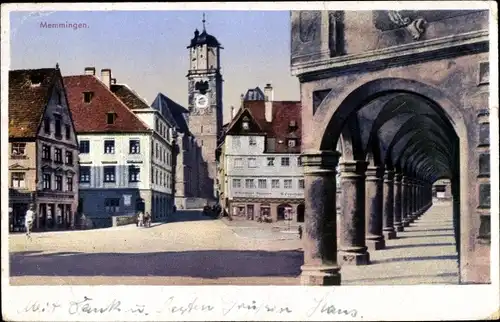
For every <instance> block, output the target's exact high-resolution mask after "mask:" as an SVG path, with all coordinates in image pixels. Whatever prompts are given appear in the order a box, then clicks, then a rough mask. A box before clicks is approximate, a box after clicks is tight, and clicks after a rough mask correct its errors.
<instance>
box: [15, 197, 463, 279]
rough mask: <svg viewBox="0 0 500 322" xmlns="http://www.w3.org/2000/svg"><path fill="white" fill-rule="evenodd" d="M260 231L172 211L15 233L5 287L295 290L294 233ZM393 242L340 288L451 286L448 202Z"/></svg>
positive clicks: (297, 258) (351, 270)
mask: <svg viewBox="0 0 500 322" xmlns="http://www.w3.org/2000/svg"><path fill="white" fill-rule="evenodd" d="M267 225H268V226H262V227H258V226H249V227H250V228H245V227H248V226H241V225H239V226H228V225H227V224H226V223H224V222H223V221H222V220H213V219H210V218H208V217H204V216H202V215H201V213H200V212H199V211H179V212H177V213H176V214H174V215H173V216H172V217H171V218H169V221H168V222H166V223H155V224H153V226H152V227H151V228H138V227H135V225H128V226H123V227H117V228H107V229H96V230H88V231H73V232H50V233H36V234H33V240H32V241H31V242H28V241H26V239H25V236H24V235H21V234H15V235H11V236H10V237H9V250H10V260H11V265H10V274H11V276H12V277H11V284H14V285H33V284H35V285H40V284H47V285H54V284H73V285H75V284H92V285H99V284H108V285H109V284H111V285H112V284H139V285H199V284H239V285H297V284H299V278H298V276H299V274H300V266H301V265H302V264H303V255H302V250H301V241H300V240H299V239H298V235H297V234H295V233H281V232H279V231H273V230H272V227H271V226H269V224H267ZM281 235H285V236H281ZM399 236H400V237H401V238H399V239H396V240H391V241H387V246H388V247H387V249H385V250H379V251H374V252H372V253H371V258H372V261H373V264H372V265H368V266H358V267H342V282H343V284H346V285H349V284H351V285H352V284H386V285H387V284H418V283H456V282H457V279H458V277H457V276H458V274H457V265H456V253H455V247H454V244H453V243H454V240H453V230H452V223H451V207H450V205H449V204H446V205H435V206H434V207H433V208H431V209H430V210H429V211H428V212H427V213H426V214H425V215H424V216H423V217H422V218H421V219H419V220H417V221H416V222H415V223H414V224H413V225H412V226H411V227H408V228H407V229H406V231H405V232H402V233H400V234H399ZM281 237H283V238H281ZM285 237H286V238H285Z"/></svg>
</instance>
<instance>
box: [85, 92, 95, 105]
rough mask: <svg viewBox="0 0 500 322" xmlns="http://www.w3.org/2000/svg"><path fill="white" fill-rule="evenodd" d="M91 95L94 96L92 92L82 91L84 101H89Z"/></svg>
mask: <svg viewBox="0 0 500 322" xmlns="http://www.w3.org/2000/svg"><path fill="white" fill-rule="evenodd" d="M92 97H94V92H83V101H84V102H85V103H90V101H92Z"/></svg>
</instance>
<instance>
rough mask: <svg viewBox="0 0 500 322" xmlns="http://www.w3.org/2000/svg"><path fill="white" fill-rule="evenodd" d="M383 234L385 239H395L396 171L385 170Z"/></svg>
mask: <svg viewBox="0 0 500 322" xmlns="http://www.w3.org/2000/svg"><path fill="white" fill-rule="evenodd" d="M383 199H384V200H383V206H382V211H383V216H384V217H383V234H384V237H385V239H395V238H396V230H395V229H394V171H392V170H385V175H384V189H383Z"/></svg>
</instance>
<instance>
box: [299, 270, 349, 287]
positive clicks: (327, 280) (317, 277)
mask: <svg viewBox="0 0 500 322" xmlns="http://www.w3.org/2000/svg"><path fill="white" fill-rule="evenodd" d="M300 269H301V270H302V274H301V275H300V284H301V285H311V286H328V285H340V282H341V275H340V267H339V266H336V265H332V266H328V265H320V266H310V265H303V266H302V267H301V268H300Z"/></svg>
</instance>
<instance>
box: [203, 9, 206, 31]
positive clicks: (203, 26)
mask: <svg viewBox="0 0 500 322" xmlns="http://www.w3.org/2000/svg"><path fill="white" fill-rule="evenodd" d="M205 21H206V20H205V13H203V20H202V22H203V31H205Z"/></svg>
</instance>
